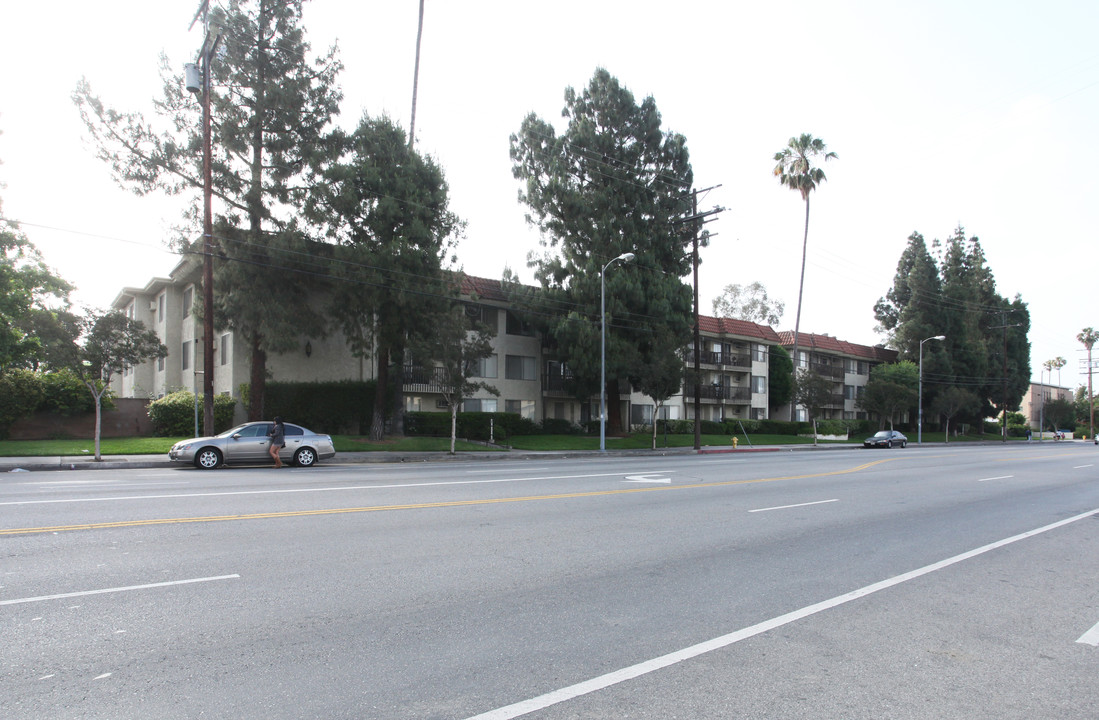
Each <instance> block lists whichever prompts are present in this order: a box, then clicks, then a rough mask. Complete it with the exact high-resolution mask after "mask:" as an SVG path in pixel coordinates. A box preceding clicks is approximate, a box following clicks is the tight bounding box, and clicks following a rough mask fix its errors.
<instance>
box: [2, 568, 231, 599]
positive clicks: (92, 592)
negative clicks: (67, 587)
mask: <svg viewBox="0 0 1099 720" xmlns="http://www.w3.org/2000/svg"><path fill="white" fill-rule="evenodd" d="M239 577H240V575H235V574H234V575H217V576H215V577H204V578H192V579H190V580H172V581H170V582H159V583H149V584H148V585H128V586H126V587H116V588H104V589H102V590H82V591H80V592H71V593H60V594H58V595H42V596H41V597H30V598H16V599H15V600H0V605H18V604H20V603H30V602H42V601H43V600H59V599H61V598H71V597H83V596H85V595H102V594H103V593H116V592H127V591H130V590H148V589H149V588H158V587H169V586H171V585H190V584H191V583H201V582H213V581H215V580H231V579H233V578H239Z"/></svg>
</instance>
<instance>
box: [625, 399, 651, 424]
mask: <svg viewBox="0 0 1099 720" xmlns="http://www.w3.org/2000/svg"><path fill="white" fill-rule="evenodd" d="M652 423H653V406H652V405H640V404H638V405H631V406H630V424H631V425H652Z"/></svg>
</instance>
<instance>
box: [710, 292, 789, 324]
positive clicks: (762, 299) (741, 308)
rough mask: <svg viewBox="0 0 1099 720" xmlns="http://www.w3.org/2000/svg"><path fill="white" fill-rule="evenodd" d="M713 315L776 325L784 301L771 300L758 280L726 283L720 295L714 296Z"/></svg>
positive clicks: (784, 307)
mask: <svg viewBox="0 0 1099 720" xmlns="http://www.w3.org/2000/svg"><path fill="white" fill-rule="evenodd" d="M713 307H714V315H715V316H717V317H725V318H734V319H736V320H747V321H748V322H754V323H759V324H761V325H778V323H779V321H780V320H782V313H783V312H784V311H785V310H786V303H784V302H782V301H781V300H772V299H771V298H770V297H769V296H768V295H767V288H765V287H764V286H763V283H760V282H759V281H756V282H753V283H751V284H749V285H737V284H735V283H734V284H731V285H726V286H725V289H724V290H722V291H721V295H719V296H718V297H716V298H714V303H713Z"/></svg>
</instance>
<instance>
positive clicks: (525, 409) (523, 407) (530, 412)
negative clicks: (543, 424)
mask: <svg viewBox="0 0 1099 720" xmlns="http://www.w3.org/2000/svg"><path fill="white" fill-rule="evenodd" d="M534 411H535V403H534V401H533V400H507V401H506V402H505V403H504V412H509V413H515V414H516V415H518V416H519V417H523V418H526V419H527V420H533V419H534Z"/></svg>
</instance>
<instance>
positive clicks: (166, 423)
mask: <svg viewBox="0 0 1099 720" xmlns="http://www.w3.org/2000/svg"><path fill="white" fill-rule="evenodd" d="M236 407H237V401H236V400H234V399H233V398H231V397H229V396H228V395H215V396H214V432H215V433H220V432H222V431H225V430H228V429H229V428H231V427H233V413H234V411H235V410H236ZM198 411H199V432H200V433H201V432H202V403H201V402H199V408H198ZM149 419H150V420H152V421H153V432H155V433H156V434H157V435H159V436H160V437H178V436H180V435H184V436H187V437H190V435H191V434H192V433H194V431H195V394H194V393H193V392H191V391H190V390H180V391H178V392H174V393H171V394H169V395H165V396H164V397H162V398H159V399H157V400H153V401H152V402H151V403H149Z"/></svg>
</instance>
